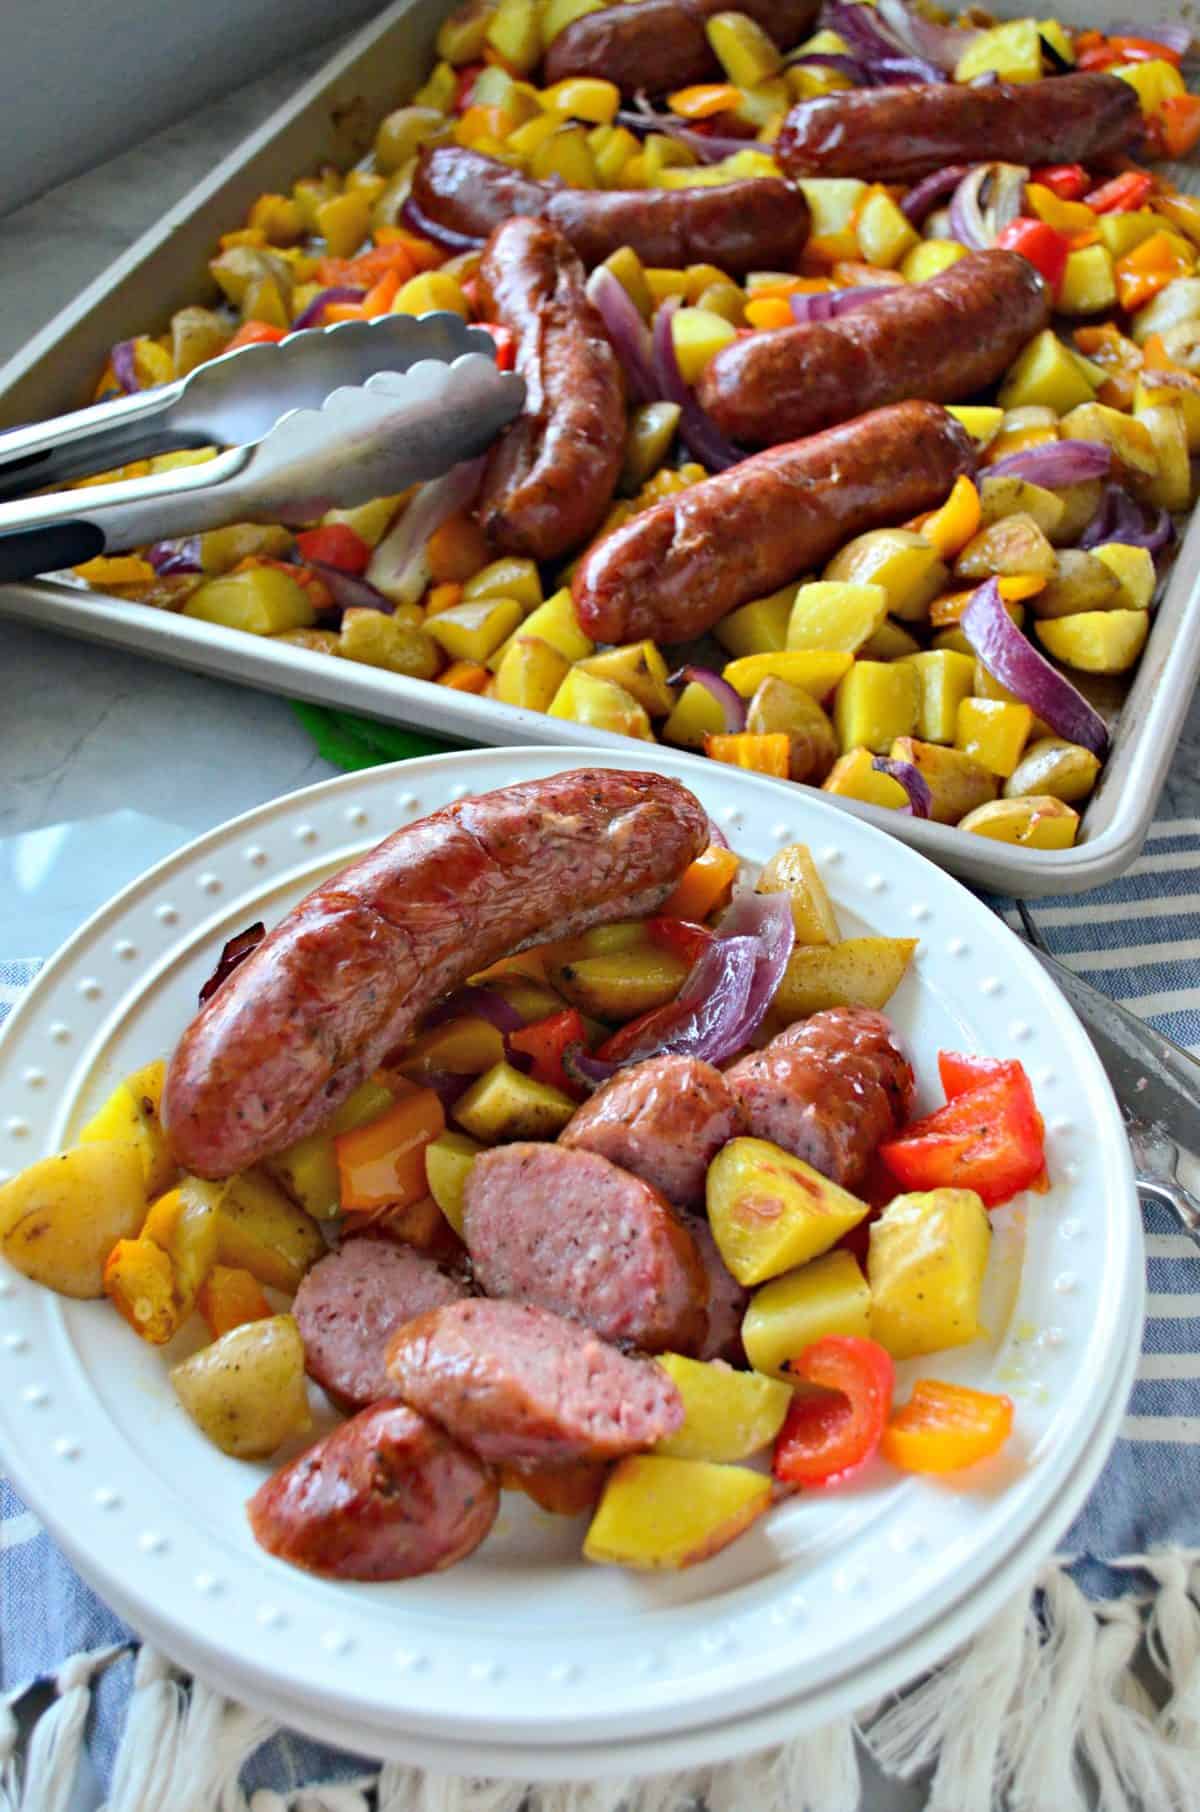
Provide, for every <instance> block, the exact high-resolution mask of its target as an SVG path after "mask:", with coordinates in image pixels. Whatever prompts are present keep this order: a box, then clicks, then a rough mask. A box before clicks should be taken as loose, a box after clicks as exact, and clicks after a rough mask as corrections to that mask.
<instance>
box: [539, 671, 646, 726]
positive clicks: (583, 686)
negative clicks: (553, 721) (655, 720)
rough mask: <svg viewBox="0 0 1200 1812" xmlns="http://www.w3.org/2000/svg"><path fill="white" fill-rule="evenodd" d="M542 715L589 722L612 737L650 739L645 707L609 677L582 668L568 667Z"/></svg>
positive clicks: (570, 720) (569, 720)
mask: <svg viewBox="0 0 1200 1812" xmlns="http://www.w3.org/2000/svg"><path fill="white" fill-rule="evenodd" d="M546 715H547V716H548V717H562V718H565V719H566V720H567V721H568V722H569V723H576V724H589V725H591V726H592V727H593V728H594V729H597V730H611V731H612V732H613V734H614V735H616V736H637V737H640V738H641V739H642V741H643V742H653V741H654V731H653V730H652V729H651V727H650V719H649V717H648V716H647V715H646V710H645V707H644V706H643V705H640V704H639V703H638V701H637V699H636V698H634V696H633V694H632V693H631V692H626V690H625V688H624V686H618V685H614V683H613V682H612V680H607V679H598V678H597V677H596V676H595V675H594V674H591V673H585V672H584V670H583V668H582V667H572V668H571V669H570V671H569V672H568V673H567V675H566V678H565V679H564V680H563V683H562V685H561V686H560V687H559V688H558V691H557V692H556V693H555V694H554V698H553V699H552V701H551V703H550V706H549V708H548V710H547V713H546Z"/></svg>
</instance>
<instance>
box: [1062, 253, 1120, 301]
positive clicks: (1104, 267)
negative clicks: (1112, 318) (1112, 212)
mask: <svg viewBox="0 0 1200 1812" xmlns="http://www.w3.org/2000/svg"><path fill="white" fill-rule="evenodd" d="M1116 301H1117V279H1116V272H1115V271H1114V269H1113V257H1112V253H1111V252H1110V251H1109V249H1108V247H1107V246H1106V245H1088V246H1084V247H1083V248H1082V249H1081V250H1080V251H1077V252H1069V253H1068V254H1067V268H1066V270H1065V271H1064V273H1063V280H1062V283H1061V285H1060V287H1059V292H1058V297H1057V302H1056V306H1057V308H1058V311H1059V313H1060V314H1063V315H1097V314H1100V313H1101V312H1102V311H1103V310H1104V309H1106V308H1114V307H1115V306H1116Z"/></svg>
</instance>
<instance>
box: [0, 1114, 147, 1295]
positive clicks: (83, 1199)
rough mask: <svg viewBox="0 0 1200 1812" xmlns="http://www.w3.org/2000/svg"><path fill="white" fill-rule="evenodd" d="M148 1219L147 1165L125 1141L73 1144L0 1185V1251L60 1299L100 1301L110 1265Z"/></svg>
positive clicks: (25, 1274) (13, 1264) (97, 1141)
mask: <svg viewBox="0 0 1200 1812" xmlns="http://www.w3.org/2000/svg"><path fill="white" fill-rule="evenodd" d="M145 1218H146V1188H145V1181H144V1177H143V1171H142V1161H141V1158H140V1156H139V1155H138V1152H137V1150H136V1149H135V1148H134V1146H133V1145H131V1144H128V1143H126V1142H125V1141H124V1140H118V1141H105V1142H104V1143H101V1142H100V1141H99V1140H96V1141H94V1142H92V1143H91V1144H88V1145H76V1146H75V1147H73V1148H72V1149H71V1150H70V1151H64V1152H60V1153H59V1154H58V1155H57V1156H56V1157H53V1158H42V1159H40V1160H39V1161H38V1162H37V1163H36V1164H30V1165H29V1166H28V1167H27V1168H26V1169H25V1170H21V1171H18V1172H17V1174H16V1176H15V1177H12V1178H11V1179H10V1180H9V1181H8V1182H7V1183H4V1184H0V1252H2V1253H3V1255H4V1257H5V1258H6V1259H7V1260H8V1262H9V1264H10V1265H12V1266H13V1268H14V1269H15V1270H17V1271H20V1272H21V1273H22V1275H23V1276H25V1277H29V1278H32V1279H33V1281H34V1283H39V1284H44V1285H45V1287H46V1288H47V1289H48V1290H57V1291H58V1293H59V1295H60V1296H75V1297H80V1298H88V1297H94V1296H103V1294H104V1264H105V1260H106V1259H107V1258H108V1255H109V1253H110V1252H111V1251H112V1249H113V1247H114V1246H115V1245H116V1244H117V1242H118V1241H119V1240H123V1239H133V1238H134V1236H135V1235H136V1234H137V1233H138V1231H139V1229H140V1227H141V1225H142V1222H143V1221H144V1220H145Z"/></svg>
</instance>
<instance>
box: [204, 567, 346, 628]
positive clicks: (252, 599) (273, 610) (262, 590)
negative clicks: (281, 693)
mask: <svg viewBox="0 0 1200 1812" xmlns="http://www.w3.org/2000/svg"><path fill="white" fill-rule="evenodd" d="M183 614H184V616H185V617H198V618H199V619H200V620H201V621H202V622H204V623H219V624H220V625H221V627H222V628H224V629H240V630H242V631H243V633H244V634H246V635H278V634H279V632H280V630H283V629H307V628H309V627H310V626H311V625H312V624H313V623H315V622H316V620H317V617H316V612H315V611H314V609H313V607H312V604H311V602H310V600H309V596H308V593H307V592H306V591H305V590H304V588H303V587H302V586H301V585H300V584H298V583H297V581H296V580H295V579H291V578H289V577H288V575H287V573H281V572H280V571H279V569H278V568H277V567H274V566H251V567H247V568H246V569H245V571H243V572H240V573H227V574H225V575H224V576H223V577H221V578H219V579H206V580H205V581H204V583H203V585H198V586H197V587H196V589H195V591H194V592H193V593H192V595H191V597H190V598H189V599H188V601H187V603H186V604H185V605H184V607H183Z"/></svg>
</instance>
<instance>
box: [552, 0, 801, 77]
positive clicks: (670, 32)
mask: <svg viewBox="0 0 1200 1812" xmlns="http://www.w3.org/2000/svg"><path fill="white" fill-rule="evenodd" d="M730 10H732V9H731V8H730V7H729V5H728V4H727V0H632V4H626V5H623V6H605V7H602V8H601V9H600V11H599V12H594V13H588V14H586V15H585V16H584V17H583V18H582V19H573V20H572V21H571V23H570V25H568V26H566V27H565V29H564V30H563V31H561V32H559V34H558V36H557V37H556V38H555V40H554V42H553V43H552V44H551V46H550V48H549V50H548V51H547V52H546V64H545V80H546V81H547V82H560V81H561V80H562V79H563V77H564V76H572V75H590V76H601V77H603V78H604V80H605V81H608V82H615V83H616V85H617V87H618V88H619V89H620V90H621V92H622V94H623V95H625V96H626V97H627V98H629V99H632V98H633V96H635V95H636V94H637V93H638V92H639V90H640V91H642V92H643V93H645V94H664V93H665V92H666V91H667V89H669V88H685V87H686V86H687V85H688V84H689V83H691V82H706V81H709V80H710V79H712V78H720V76H721V75H722V70H721V65H720V63H719V62H718V60H717V57H716V55H715V53H714V51H713V49H712V46H711V45H710V44H709V41H708V36H707V33H706V32H705V29H704V26H705V21H706V20H707V19H709V18H711V17H712V15H713V14H714V13H721V12H729V11H730ZM736 10H737V11H738V12H741V13H748V14H749V15H750V17H751V18H752V19H753V20H754V21H755V23H756V24H757V25H761V26H762V28H763V30H764V31H765V32H767V33H768V34H769V35H770V36H771V37H772V38H773V39H774V40H775V42H776V44H777V45H778V46H779V48H780V50H790V49H791V48H792V46H793V44H798V43H799V41H800V39H801V38H803V37H806V36H807V34H808V33H809V31H810V30H811V29H812V26H813V23H814V21H815V19H816V16H817V13H818V11H819V10H820V3H819V0H746V3H745V4H744V5H739V6H738V8H737V9H736Z"/></svg>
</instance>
